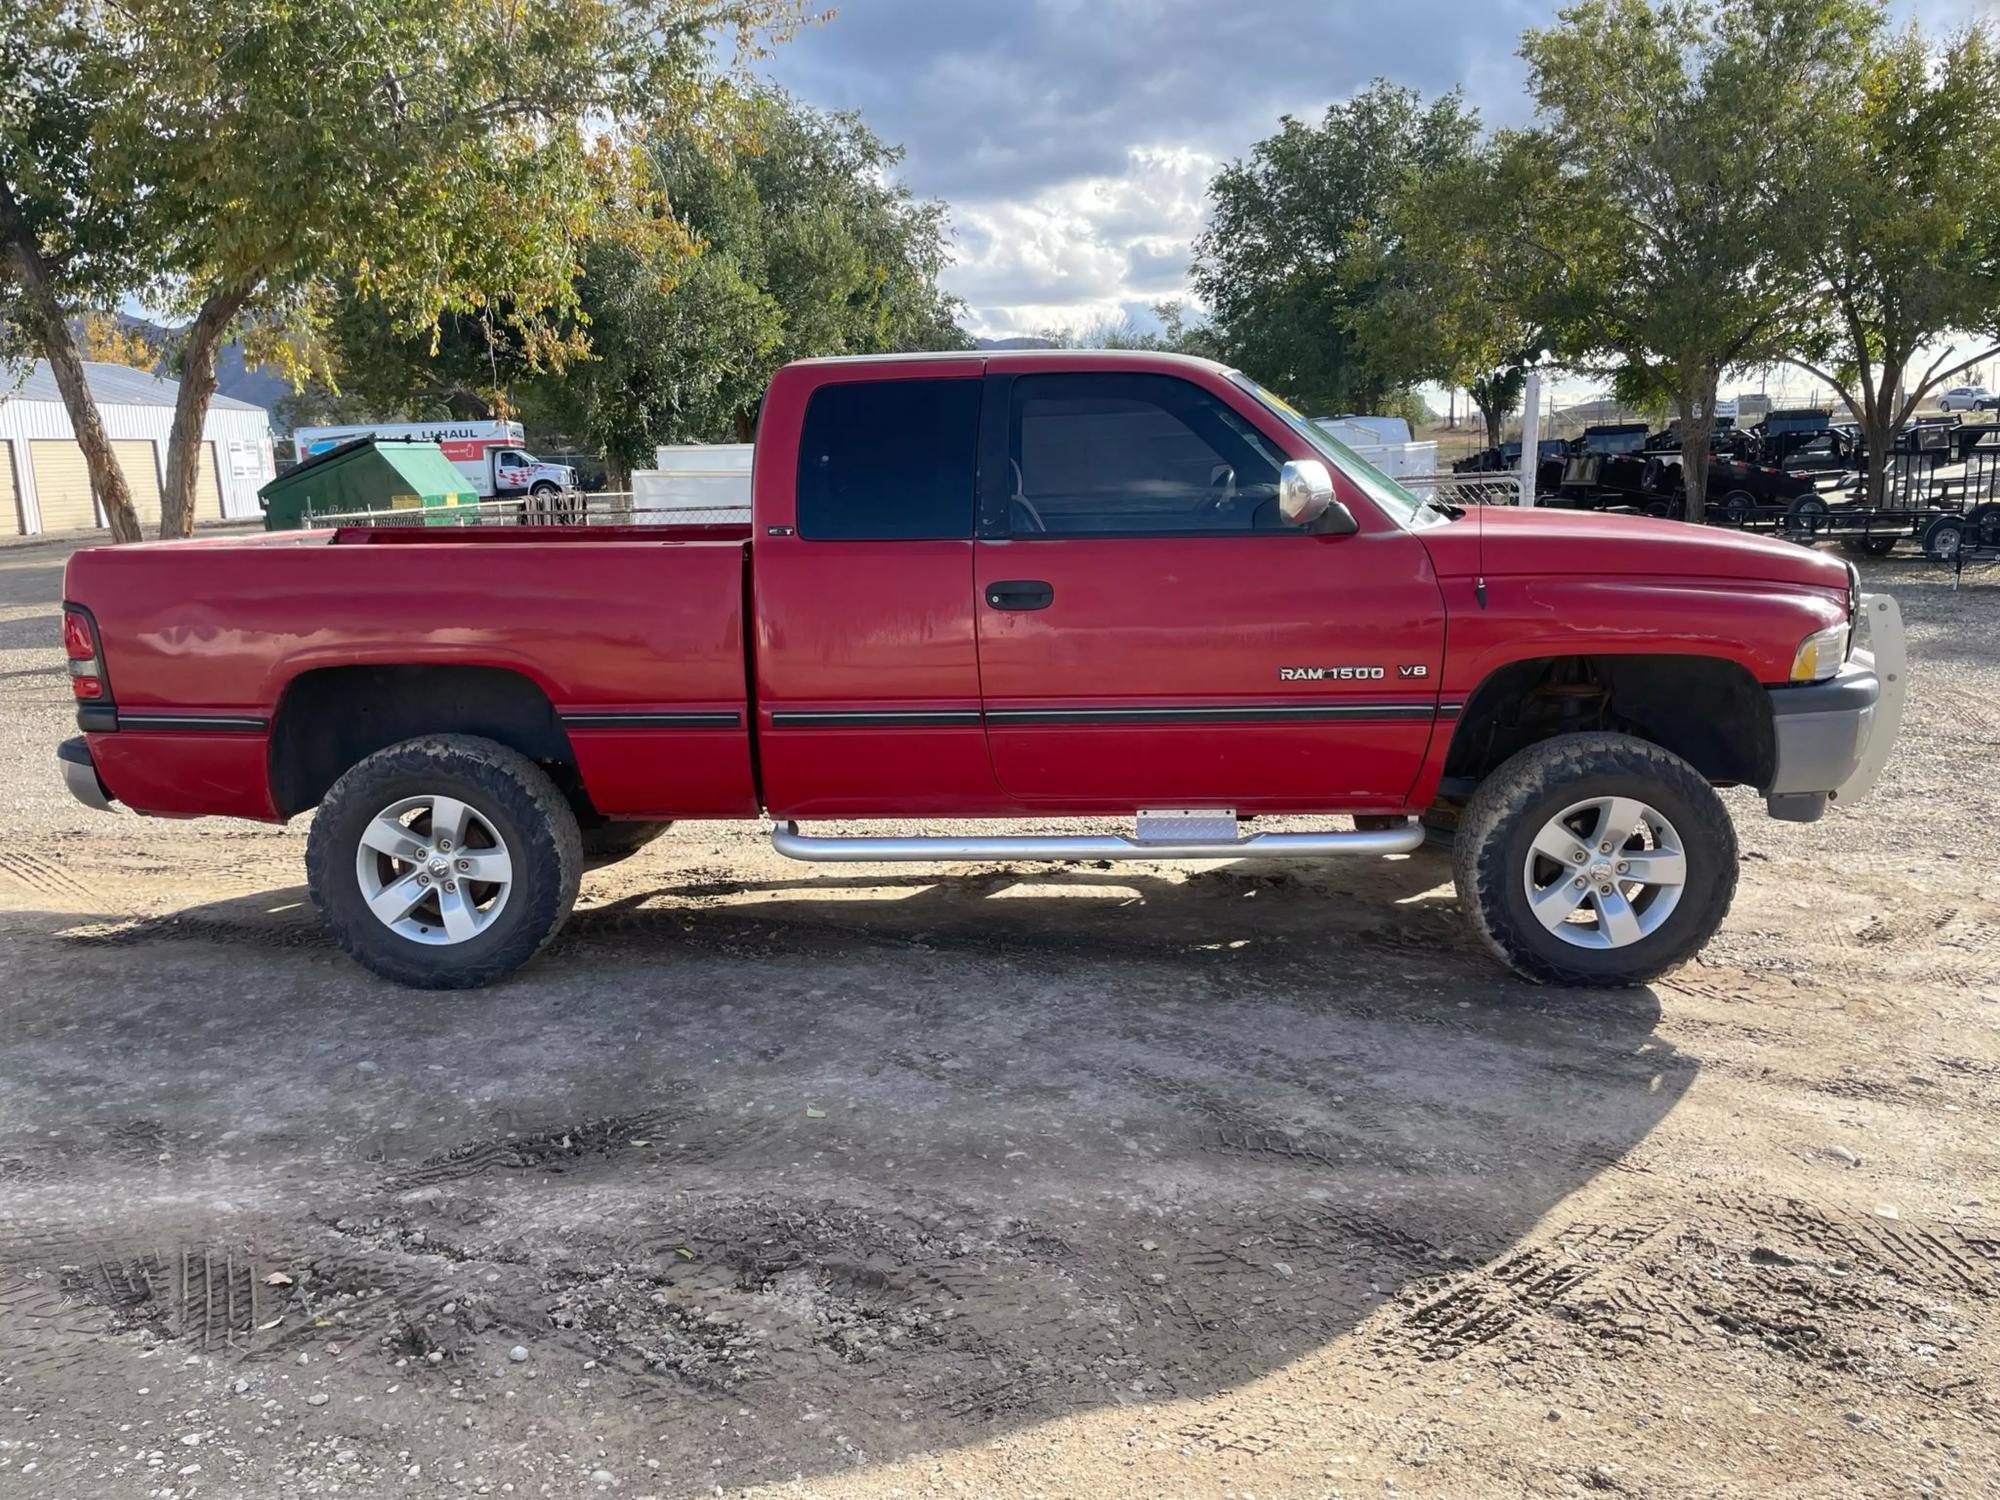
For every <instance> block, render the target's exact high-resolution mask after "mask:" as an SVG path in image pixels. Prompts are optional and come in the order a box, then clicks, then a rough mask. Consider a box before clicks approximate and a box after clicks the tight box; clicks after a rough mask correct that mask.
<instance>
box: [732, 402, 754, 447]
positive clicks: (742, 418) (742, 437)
mask: <svg viewBox="0 0 2000 1500" xmlns="http://www.w3.org/2000/svg"><path fill="white" fill-rule="evenodd" d="M756 436H757V419H756V417H754V416H753V415H751V413H750V410H749V408H748V407H738V408H737V409H736V441H737V442H739V443H748V442H753V441H755V440H756Z"/></svg>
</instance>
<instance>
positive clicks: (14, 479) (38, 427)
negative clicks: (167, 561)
mask: <svg viewBox="0 0 2000 1500" xmlns="http://www.w3.org/2000/svg"><path fill="white" fill-rule="evenodd" d="M83 368H84V373H85V376H86V378H87V379H88V380H89V382H90V393H91V395H92V396H93V397H95V398H96V401H97V413H98V418H99V420H101V421H102V422H103V423H104V432H105V435H106V436H107V437H108V438H110V439H111V447H112V451H113V452H115V453H116V454H117V456H118V462H119V465H120V467H121V468H123V469H124V471H125V482H126V484H127V485H129V486H130V487H131V491H132V504H133V506H134V507H135V508H136V509H137V510H138V512H139V521H140V524H141V525H143V526H145V527H146V528H147V530H148V531H151V530H152V529H153V528H155V527H157V526H158V525H159V520H160V484H161V481H162V480H163V479H164V478H165V476H166V467H167V436H168V434H169V433H170V432H171V431H172V429H173V423H174V401H175V398H176V397H177V396H178V395H179V394H180V385H179V383H178V382H176V381H172V380H162V379H160V378H159V377H158V376H157V375H152V374H149V373H148V372H146V371H144V370H134V369H132V368H130V367H129V366H126V365H110V364H86V365H84V367H83ZM276 472H277V467H276V465H275V464H274V463H273V462H272V458H271V424H270V419H269V415H268V414H267V413H266V412H265V410H264V408H263V407H261V406H252V405H250V404H249V403H248V402H247V401H237V400H234V399H232V398H230V397H228V396H216V397H214V398H213V399H212V400H210V402H209V405H208V420H207V421H206V422H205V423H204V424H203V426H202V445H201V454H200V469H199V471H198V473H197V474H196V476H195V519H196V520H197V521H213V520H218V519H221V518H222V517H225V516H243V517H251V516H255V515H257V514H258V509H257V491H258V489H259V488H260V487H261V486H262V485H263V484H264V482H265V481H266V480H267V479H270V478H271V477H272V476H273V475H274V474H275V473H276ZM103 524H104V511H103V508H102V507H101V506H99V505H98V503H97V500H96V497H95V496H94V495H93V494H92V493H91V489H90V472H89V470H88V469H87V468H85V466H84V462H83V449H82V448H80V447H78V446H77V442H76V432H75V429H74V428H72V427H71V426H70V421H69V412H68V411H67V410H65V409H64V407H63V402H62V393H61V392H59V391H58V390H57V389H56V382H55V377H54V376H53V375H52V374H50V372H49V366H48V361H46V360H41V361H38V362H37V363H36V364H35V367H34V368H33V369H32V370H29V371H28V372H27V373H26V376H25V378H24V377H23V375H22V371H21V369H20V368H19V367H16V368H14V369H12V370H6V369H0V529H4V528H7V527H10V526H11V527H12V528H14V529H15V530H18V531H21V532H24V533H26V532H37V531H66V530H70V529H73V528H76V527H87V526H102V525H103Z"/></svg>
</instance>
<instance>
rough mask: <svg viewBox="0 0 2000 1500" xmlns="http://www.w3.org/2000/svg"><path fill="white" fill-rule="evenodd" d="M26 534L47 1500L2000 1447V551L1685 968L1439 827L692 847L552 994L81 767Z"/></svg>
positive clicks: (297, 830)
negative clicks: (1545, 965) (1028, 857)
mask: <svg viewBox="0 0 2000 1500" xmlns="http://www.w3.org/2000/svg"><path fill="white" fill-rule="evenodd" d="M61 563H62V553H61V551H60V549H56V548H48V547H41V548H25V549H19V548H17V549H12V550H8V551H4V552H0V705H4V710H5V712H4V713H0V766H4V772H0V809H3V810H0V1016H4V1027H0V1349H4V1350H5V1351H6V1352H5V1355H4V1357H0V1493H4V1494H6V1495H8V1496H10V1497H15V1496H19V1497H28V1496H52V1497H73V1496H97V1495H121V1496H122V1495H148V1496H153V1495H172V1496H179V1497H186V1496H245V1497H271V1496H288V1495H302V1494H326V1495H332V1494H342V1495H346V1494H393V1495H398V1496H428V1495H459V1494H516V1495H579V1494H585V1495H589V1494H606V1493H608V1494H615V1495H619V1496H626V1497H631V1496H638V1495H655V1496H659V1497H663V1500H665V1497H684V1496H694V1495H709V1494H721V1495H735V1494H738V1493H741V1492H743V1491H746V1490H754V1489H756V1488H757V1487H759V1486H769V1487H770V1490H771V1492H773V1493H778V1494H785V1495H829V1496H830V1495H841V1496H848V1495H856V1496H890V1495H932V1494H939V1495H953V1496H981V1495H1044V1496H1059V1495H1060V1496H1068V1495H1076V1496H1118V1497H1124V1496H1129V1497H1150V1496H1157V1495H1197V1496H1225V1495H1226V1496H1230V1497H1241V1496H1246V1495H1249V1496H1255V1497H1258V1500H1268V1497H1274V1496H1287V1497H1289V1496H1300V1497H1315V1500H1317V1497H1327V1496H1334V1495H1343V1496H1353V1495H1384V1494H1396V1495H1406V1496H1407V1495H1417V1496H1431V1495H1436V1496H1483V1495H1516V1494H1527V1495H1600V1494H1612V1495H1633V1496H1640V1495H1643V1496H1713V1495H1741V1496H1799V1497H1807V1496H1810V1497H1823V1496H1827V1495H1830V1494H1834V1493H1838V1494H1841V1495H1890V1494H1896V1495H1903V1494H1930V1493H1940V1494H1952V1495H1980V1494H1995V1493H2000V1134H1996V1131H1997V1130H2000V901H1996V899H1995V893H1994V864H1993V854H1992V849H1991V847H1990V845H1989V843H1988V840H1989V839H1990V838H1991V837H1992V832H1991V830H1992V828H1993V826H1994V824H1995V821H1996V814H2000V796H1996V793H1995V790H1994V783H1993V776H1994V772H1995V768H1996V762H2000V576H1996V575H1995V574H1994V573H1993V572H1992V571H1990V570H1989V572H1988V573H1987V574H1986V575H1985V576H1984V577H1983V578H1982V579H1980V580H1979V581H1977V582H1976V583H1974V584H1971V585H1969V586H1968V587H1967V588H1966V589H1965V590H1964V591H1962V592H1960V593H1957V594H1953V593H1951V592H1950V591H1949V590H1948V589H1947V588H1946V587H1945V586H1944V585H1943V583H1942V582H1941V581H1939V579H1938V578H1937V576H1936V575H1933V574H1932V573H1930V572H1929V571H1928V570H1926V569H1924V568H1923V567H1922V565H1921V564H1917V563H1914V562H1901V561H1898V562H1894V563H1887V564H1881V565H1877V566H1875V567H1873V568H1872V569H1871V570H1870V571H1871V573H1872V574H1873V575H1874V576H1873V577H1871V580H1870V582H1871V586H1873V587H1887V588H1889V589H1891V590H1893V591H1894V592H1896V593H1898V594H1900V596H1901V597H1902V598H1903V600H1904V603H1905V607H1906V609H1907V611H1908V614H1909V618H1910V623H1911V628H1912V639H1913V654H1914V656H1915V659H1916V665H1915V668H1914V670H1913V673H1912V677H1913V688H1914V692H1915V703H1914V708H1913V712H1912V716H1911V722H1910V723H1909V725H1908V726H1907V728H1906V732H1905V742H1904V746H1903V749H1902V751H1901V754H1900V757H1899V758H1898V759H1897V760H1896V761H1895V762H1894V763H1893V764H1892V766H1891V769H1890V772H1889V776H1888V778H1887V781H1886V783H1885V785H1884V786H1883V787H1882V788H1881V790H1880V791H1879V792H1878V793H1877V795H1876V796H1875V798H1874V799H1873V801H1872V803H1871V804H1869V805H1868V806H1867V807H1866V808H1865V809H1863V810H1862V811H1860V812H1857V813H1854V814H1850V815H1845V816H1838V817H1835V818H1833V819H1830V820H1829V821H1828V822H1826V823H1823V824H1820V825H1818V826H1816V827H1803V828H1800V827H1792V826H1787V825H1780V824H1776V823H1772V822H1770V821H1769V820H1767V819H1765V818H1764V817H1763V816H1762V814H1761V808H1760V807H1759V806H1758V804H1757V802H1756V801H1755V799H1754V798H1751V797H1746V796H1734V797H1733V798H1732V806H1733V808H1734V810H1735V811H1736V813H1737V815H1738V819H1739V827H1740V830H1741V833H1742V837H1743V840H1744V844H1745V848H1746V850H1747V851H1748V861H1747V864H1746V867H1745V871H1744V880H1743V887H1742V890H1741V893H1740V895H1739V897H1738V899H1737V903H1736V909H1735V913H1734V915H1733V916H1732V918H1731V919H1730V921H1729V923H1728V925H1727V927H1726V928H1725V930H1724V932H1723V934H1722V936H1721V938H1720V940H1719V941H1718V942H1717V943H1716V944H1715V945H1714V946H1713V947H1712V948H1711V950H1710V951H1709V953H1708V955H1707V957H1706V959H1705V960H1704V961H1703V962H1702V963H1701V964H1699V965H1698V966H1694V967H1691V968H1689V969H1686V970H1684V971H1682V972H1680V973H1678V974H1676V975H1674V976H1673V978H1672V979H1671V981H1670V982H1666V983H1662V984H1660V985H1658V986H1657V987H1655V988H1654V989H1652V990H1648V991H1637V992H1633V993H1628V994H1624V995H1612V996H1604V995H1590V994H1572V993H1565V992H1562V991H1557V990H1537V989H1532V988H1529V987H1527V986H1524V985H1522V984H1519V983H1516V982H1514V981H1512V980H1510V979H1508V978H1507V977H1505V976H1504V975H1502V974H1501V973H1500V972H1499V971H1497V970H1496V969H1495V968H1493V967H1492V966H1491V965H1490V964H1489V963H1488V962H1487V961H1486V960H1485V959H1484V958H1482V957H1480V956H1479V955H1477V954H1476V953H1474V952H1473V951H1472V950H1471V948H1470V947H1469V946H1468V944H1467V942H1466V941H1465V939H1464V938H1463V937H1462V936H1461V935H1460V930H1459V925H1458V918H1457V912H1456V909H1455V903H1454V900H1453V897H1452V895H1451V892H1450V888H1449V883H1448V869H1447V867H1446V864H1445V862H1444V860H1443V859H1442V858H1440V857H1438V856H1435V855H1430V854H1425V855H1419V856H1416V857H1413V858H1410V859H1406V860H1400V861H1394V862H1390V863H1386V864H1381V863H1362V864H1356V865H1352V866H1346V867H1342V866H1338V865H1335V866H1309V865H1279V864H1270V863H1249V862H1245V863H1240V864H1236V865H1231V866H1226V867H1223V868H1219V869H1202V868H1200V867H1196V866H1180V867H1176V866H1159V867H1126V868H1117V869H1089V868H1085V869H1076V870H1068V871H1063V870H1058V869H1053V868H1040V867H1032V866H1023V867H1020V868H1016V869H1007V870H1001V871H990V870H965V871H960V872H956V873H953V872H942V873H939V872H932V871H928V870H922V869H912V868H901V869H883V870H874V869H869V868H866V867H849V868H846V869H843V870H840V871H838V872H837V873H832V874H828V873H822V872H820V871H816V870H815V869H812V868H810V867H805V866H797V865H791V864H788V863H785V862H782V861H780V860H778V859H776V858H775V857H774V856H772V855H771V854H770V853H769V851H768V849H767V848H766V847H765V845H764V844H763V843H762V841H761V836H760V835H759V833H758V832H757V830H755V829H749V828H743V829H738V828H728V827H720V826H716V827H710V826H691V827H689V828H687V829H685V830H682V831H681V832H680V833H679V834H677V835H676V836H674V837H672V838H670V839H668V840H665V841H663V842H662V843H660V844H657V845H655V846H653V848H652V849H650V850H648V851H647V852H646V853H645V854H643V855H642V856H640V857H639V858H638V859H637V860H635V861H633V862H632V863H630V864H628V865H625V866H622V867H619V868H617V869H614V870H610V871H606V872H603V873H601V874H598V875H594V876H591V877H588V878H587V879H586V882H585V886H584V901H583V906H582V909H581V910H580V911H579V912H578V914H577V916H576V918H575V919H574V920H573V921H572V922H571V924H570V925H569V927H568V928H567V929H566V930H565V932H564V935H563V936H562V938H561V939H560V940H559V942H558V944H557V945H556V946H555V947H554V948H553V949H552V950H551V951H550V952H549V953H547V954H546V955H545V956H544V957H542V958H541V959H539V960H538V961H537V962H536V963H535V964H533V965H532V966H531V967H530V968H529V969H528V970H526V971H525V972H524V973H522V974H521V975H520V976H518V977H517V978H516V979H515V980H514V981H512V982H510V983H508V984H506V985H504V986H501V987H499V988H497V989H495V990H492V991H490V992H486V993H482V994H475V995H462V996H434V995H420V994H415V993H410V992H405V991H402V990H398V989H394V988H391V987H389V986H387V985H385V984H382V983H379V982H377V981H374V980H372V979H370V978H369V977H368V976H367V975H365V974H364V973H363V972H362V971H361V970H359V969H358V968H356V967H354V966H353V965H352V964H350V963H349V962H348V961H347V960H346V959H345V958H343V957H342V956H341V955H339V954H338V953H336V952H334V951H332V950H331V949H329V948H328V947H327V946H326V945H325V944H324V943H323V942H322V941H321V939H320V937H319V935H318V930H317V927H316V924H315V920H314V916H313V913H312V911H311V909H310V907H309V906H308V905H307V903H306V899H305V893H304V890H303V888H302V886H301V883H300V882H301V878H302V877H301V850H302V845H303V832H304V825H303V823H301V824H298V825H296V826H294V827H292V828H289V829H283V830H273V829H263V828H256V827H251V826H247V825H233V824H221V823H205V822H202V823H172V822H159V821H144V820H139V819H136V818H133V817H131V816H129V815H119V816H115V817H113V816H105V815H101V814H93V813H90V812H87V811H86V810H84V809H83V808H81V807H78V806H76V805H74V804H72V803H71V802H70V801H69V800H68V799H67V797H66V796H65V794H64V793H63V792H62V790H61V788H60V786H59V784H58V782H57V779H56V775H55V772H54V769H53V763H52V760H51V751H52V748H53V746H54V744H55V743H56V741H57V740H58V739H60V738H62V737H64V736H65V735H66V734H67V733H70V732H73V731H71V730H70V728H69V723H70V712H69V709H68V707H67V698H66V688H65V684H64V680H63V676H62V670H61V663H60V659H59V656H58V653H57V649H56V632H57V608H56V606H57V600H58V596H59V592H60V568H61Z"/></svg>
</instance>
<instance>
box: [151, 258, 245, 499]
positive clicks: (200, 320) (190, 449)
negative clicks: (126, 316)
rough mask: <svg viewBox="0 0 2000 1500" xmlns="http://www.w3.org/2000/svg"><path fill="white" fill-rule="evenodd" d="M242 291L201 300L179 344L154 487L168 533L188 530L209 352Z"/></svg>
mask: <svg viewBox="0 0 2000 1500" xmlns="http://www.w3.org/2000/svg"><path fill="white" fill-rule="evenodd" d="M247 295H248V294H247V293H246V292H244V291H239V290H236V289H234V288H232V289H230V290H228V291H222V292H216V293H214V294H213V295H211V296H210V297H209V299H208V300H207V301H206V302H204V303H202V305H201V311H200V312H198V313H196V314H195V319H194V323H193V325H192V326H191V327H190V328H189V329H188V334H187V343H186V344H185V345H184V346H183V348H182V350H181V371H180V375H181V389H180V394H179V395H178V396H177V397H175V398H174V425H173V428H172V430H171V431H170V432H169V433H168V435H167V482H166V485H165V487H164V488H163V489H162V490H161V491H160V535H161V536H162V537H167V538H172V537H177V536H190V535H192V534H193V532H194V485H195V478H196V476H197V475H198V474H199V473H200V472H201V466H200V464H199V462H198V461H197V460H198V456H199V454H200V453H201V442H202V437H201V434H202V429H203V427H204V426H206V425H207V422H208V404H209V402H210V401H211V400H213V399H214V397H215V356H216V352H217V351H218V350H219V349H220V348H221V347H222V341H223V339H224V338H226V337H227V336H228V334H229V325H230V324H232V323H234V322H235V321H236V315H237V314H238V313H239V312H241V311H242V310H243V304H244V302H245V300H246V299H247Z"/></svg>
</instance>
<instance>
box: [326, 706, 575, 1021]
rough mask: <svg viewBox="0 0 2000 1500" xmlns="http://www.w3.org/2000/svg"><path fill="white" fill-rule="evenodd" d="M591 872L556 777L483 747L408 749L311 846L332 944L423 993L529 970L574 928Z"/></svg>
mask: <svg viewBox="0 0 2000 1500" xmlns="http://www.w3.org/2000/svg"><path fill="white" fill-rule="evenodd" d="M582 873H583V849H582V842H581V838H580V835H579V834H578V831H577V826H576V814H575V813H574V812H572V811H571V810H570V806H569V804H568V803H567V802H566V801H564V800H563V795H562V793H561V792H560V791H558V790H557V789H556V785H555V783H554V782H552V781H551V780H550V779H549V778H548V775H547V773H545V772H544V771H543V770H542V769H541V768H540V767H539V766H537V765H536V764H535V763H534V762H533V761H531V760H529V759H528V758H527V757H526V756H524V755H521V754H519V753H517V752H516V751H513V750H509V749H508V748H507V747H506V746H504V745H500V744H496V743H495V742H494V741H492V740H485V739H477V738H474V737H473V736H471V735H435V736H431V737H428V738H424V739H416V740H405V741H404V742H403V743H402V744H400V745H391V746H390V747H389V748H388V749H386V750H379V751H377V752H376V753H375V754H373V755H371V756H369V757H368V758H367V759H366V760H364V761H362V762H360V763H359V764H358V765H356V766H354V767H352V768H351V769H350V770H349V771H348V772H347V773H346V774H345V775H343V776H342V777H341V778H340V779H339V780H338V781H336V782H335V783H334V784H333V789H332V790H331V791H329V792H328V793H327V795H326V800H325V801H324V802H322V803H321V804H320V809H319V813H318V815H317V816H316V817H315V818H314V819H313V826H312V834H311V836H310V837H309V838H308V840H307V843H306V879H307V883H308V886H309V888H310V890H311V892H312V898H313V902H314V904H315V905H317V906H318V907H319V909H320V915H321V917H322V919H323V920H324V921H325V923H326V930H327V933H328V935H329V936H330V937H332V939H333V941H334V942H335V943H336V944H337V945H338V946H339V947H341V948H342V949H344V950H345V951H346V952H347V953H348V954H349V955H351V956H352V957H353V958H354V959H355V960H357V961H358V962H359V963H361V964H362V965H363V966H365V967H366V968H369V969H372V970H374V972H376V973H377V974H380V975H382V976H383V977H384V978H385V979H393V980H395V981H396V982H397V983H398V984H407V985H412V986H415V987H417V988H419V989H467V988H471V987H473V986H475V985H482V984H490V983H492V982H493V981H494V980H496V979H499V978H501V977H503V976H505V975H507V974H510V973H512V972H513V971H514V970H515V969H518V968H519V967H520V966H521V965H522V964H524V963H526V962H527V961H528V960H529V959H530V958H532V957H533V956H534V955H535V953H536V951H537V950H539V949H540V948H541V946H542V945H543V944H544V943H546V942H547V941H548V940H549V939H550V938H551V937H553V936H554V935H555V933H556V931H557V929H558V928H560V927H561V926H562V924H563V921H564V919H565V918H566V917H568V915H569V911H570V907H571V905H572V904H573V903H574V902H575V900H576V890H577V882H578V880H579V879H580V878H581V876H582Z"/></svg>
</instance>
